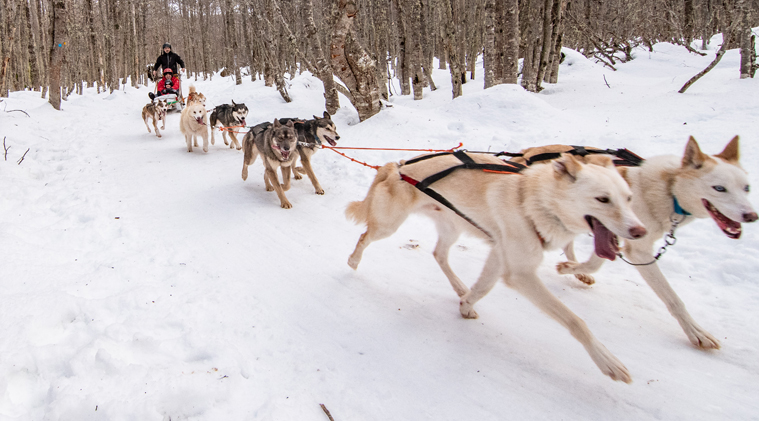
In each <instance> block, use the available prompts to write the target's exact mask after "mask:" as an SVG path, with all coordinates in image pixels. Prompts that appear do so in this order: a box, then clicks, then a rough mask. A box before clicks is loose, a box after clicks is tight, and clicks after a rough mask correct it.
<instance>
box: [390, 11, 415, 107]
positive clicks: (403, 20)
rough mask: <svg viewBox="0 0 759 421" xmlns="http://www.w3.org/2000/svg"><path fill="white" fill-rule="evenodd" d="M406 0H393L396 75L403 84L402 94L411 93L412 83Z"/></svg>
mask: <svg viewBox="0 0 759 421" xmlns="http://www.w3.org/2000/svg"><path fill="white" fill-rule="evenodd" d="M404 2H405V0H393V1H392V6H395V13H394V15H395V16H396V18H397V25H396V27H397V39H398V54H397V64H396V67H395V69H396V75H397V77H398V81H399V82H400V84H401V95H411V85H410V84H409V76H410V75H409V73H410V72H409V63H408V62H409V59H410V54H408V52H407V51H406V50H407V46H408V45H407V42H406V41H407V39H406V33H407V32H409V31H408V26H409V25H408V19H409V17H408V14H407V12H408V11H407V10H406V7H405V6H406V5H405V4H404Z"/></svg>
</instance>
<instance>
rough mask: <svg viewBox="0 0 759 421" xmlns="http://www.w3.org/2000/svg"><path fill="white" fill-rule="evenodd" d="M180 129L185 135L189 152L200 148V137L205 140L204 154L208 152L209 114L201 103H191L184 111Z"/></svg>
mask: <svg viewBox="0 0 759 421" xmlns="http://www.w3.org/2000/svg"><path fill="white" fill-rule="evenodd" d="M179 129H180V130H181V131H182V134H184V138H185V142H186V143H187V152H192V146H193V145H195V147H196V148H197V147H198V136H200V137H202V138H203V152H208V112H207V111H206V107H205V106H203V104H201V103H200V102H191V103H188V104H187V107H185V109H183V110H182V115H181V117H180V118H179Z"/></svg>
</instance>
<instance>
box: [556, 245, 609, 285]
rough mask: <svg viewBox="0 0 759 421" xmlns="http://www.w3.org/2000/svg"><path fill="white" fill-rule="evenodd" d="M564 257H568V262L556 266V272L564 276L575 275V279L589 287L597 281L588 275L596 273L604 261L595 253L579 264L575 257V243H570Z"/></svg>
mask: <svg viewBox="0 0 759 421" xmlns="http://www.w3.org/2000/svg"><path fill="white" fill-rule="evenodd" d="M564 255H565V256H566V257H567V261H566V262H561V263H559V264H557V265H556V271H557V272H559V273H561V274H563V275H570V274H574V276H575V278H577V279H578V280H580V282H583V283H585V284H587V285H593V284H594V283H595V282H596V280H595V278H593V277H592V276H591V275H588V273H595V272H597V271H598V269H600V268H601V266H602V265H603V263H604V261H603V259H602V258H600V257H598V256H597V255H596V253H593V254H591V255H590V257H589V258H588V261H586V262H584V263H578V262H577V257H576V256H575V248H574V242H570V243H569V244H567V245H566V246H565V247H564Z"/></svg>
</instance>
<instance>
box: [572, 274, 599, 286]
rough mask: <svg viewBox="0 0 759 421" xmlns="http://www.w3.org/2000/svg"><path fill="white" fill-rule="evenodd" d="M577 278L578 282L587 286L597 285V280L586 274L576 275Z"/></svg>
mask: <svg viewBox="0 0 759 421" xmlns="http://www.w3.org/2000/svg"><path fill="white" fill-rule="evenodd" d="M575 278H577V280H578V281H580V282H582V283H584V284H585V285H593V284H595V283H596V278H594V277H593V276H591V275H586V274H584V273H575Z"/></svg>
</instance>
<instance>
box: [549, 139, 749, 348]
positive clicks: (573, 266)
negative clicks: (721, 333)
mask: <svg viewBox="0 0 759 421" xmlns="http://www.w3.org/2000/svg"><path fill="white" fill-rule="evenodd" d="M739 158H740V153H739V149H738V136H736V137H734V138H733V140H731V141H730V143H728V144H727V146H726V147H725V149H724V150H723V151H722V152H721V153H720V154H718V155H714V156H709V155H706V154H704V153H703V152H701V149H700V148H699V146H698V143H696V140H695V139H694V138H693V137H691V138H690V139H689V140H688V144H687V145H686V147H685V154H684V155H683V156H682V157H677V156H657V157H653V158H650V159H647V160H646V161H644V162H643V163H642V165H641V166H640V167H630V168H620V172H621V173H622V175H623V176H624V178H625V180H627V182H628V183H629V184H630V186H631V188H632V191H633V193H634V196H633V197H634V199H633V210H634V211H635V213H636V214H637V215H638V216H639V217H640V219H641V220H642V221H643V223H644V224H645V225H646V228H648V231H649V235H648V236H646V237H645V238H642V239H634V240H630V239H627V240H625V245H624V249H623V254H624V255H625V256H626V257H627V259H628V260H630V261H631V262H633V263H635V264H639V265H640V266H635V267H636V268H637V269H638V272H640V274H641V276H643V279H645V280H646V282H647V283H648V285H650V286H651V288H653V290H654V292H656V295H658V296H659V298H661V299H662V301H664V304H666V306H667V309H668V310H669V312H670V313H671V314H672V315H673V316H674V317H675V318H676V319H677V321H678V322H679V323H680V326H681V327H682V328H683V330H684V331H685V334H686V335H687V336H688V339H690V341H691V342H692V343H693V344H694V345H696V346H698V347H701V348H719V347H720V344H719V341H718V340H717V339H716V338H715V337H714V336H712V335H711V334H709V332H707V331H706V330H704V329H703V328H702V327H701V326H699V325H698V324H697V323H696V322H695V320H693V318H692V317H691V316H690V314H688V311H687V310H686V309H685V304H684V303H683V302H682V301H681V300H680V297H678V296H677V294H676V293H675V291H674V290H673V289H672V287H671V286H670V285H669V283H668V282H667V278H665V277H664V274H662V272H661V270H659V266H658V265H657V264H656V260H655V259H654V257H653V255H654V246H655V245H656V244H657V243H658V242H660V239H661V238H662V236H663V235H664V234H665V233H667V232H669V231H670V230H672V229H673V227H674V225H673V224H674V223H675V222H676V223H677V224H676V226H677V227H682V226H683V225H685V224H688V223H690V222H692V221H693V220H695V219H696V218H708V217H711V218H712V219H713V220H714V222H715V223H716V224H717V226H718V227H719V228H720V229H721V230H722V231H723V232H724V233H725V235H727V236H728V237H730V238H738V237H740V235H741V223H742V222H754V221H756V220H757V214H756V211H755V210H754V209H753V207H752V206H751V203H749V201H748V192H749V184H748V178H747V177H746V172H745V171H744V170H743V169H742V168H741V167H740V164H739V162H738V161H739ZM565 251H566V252H567V258H568V259H569V260H570V261H569V262H564V263H559V265H558V266H557V269H558V271H559V273H564V274H575V276H577V277H578V279H580V280H582V281H583V282H586V283H588V284H592V283H593V282H595V281H594V279H593V277H591V276H588V275H587V274H589V273H593V272H595V271H597V270H598V269H599V268H600V267H601V265H602V264H603V260H602V259H601V258H599V257H598V256H596V255H595V254H594V255H592V256H591V258H590V260H588V261H587V262H585V263H576V262H575V260H576V259H575V256H574V251H573V250H572V247H571V244H570V245H569V246H568V248H567V249H566V250H565Z"/></svg>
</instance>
